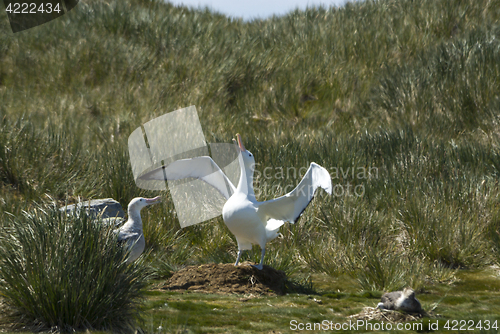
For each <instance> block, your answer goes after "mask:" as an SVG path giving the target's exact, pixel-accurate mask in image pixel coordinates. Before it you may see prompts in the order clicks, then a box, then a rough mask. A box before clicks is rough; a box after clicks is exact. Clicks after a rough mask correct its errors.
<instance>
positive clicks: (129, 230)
mask: <svg viewBox="0 0 500 334" xmlns="http://www.w3.org/2000/svg"><path fill="white" fill-rule="evenodd" d="M160 201H161V197H160V196H157V197H155V198H142V197H136V198H134V199H133V200H131V201H130V203H129V204H128V209H127V212H128V220H127V221H126V222H125V224H123V225H122V226H121V227H120V228H119V229H117V230H116V231H115V232H116V233H117V234H118V241H119V242H124V243H125V244H126V246H127V247H128V248H129V249H130V254H129V257H128V259H127V263H130V262H134V261H135V260H137V258H138V257H139V256H140V255H141V254H142V252H143V251H144V247H145V246H146V239H144V234H142V219H141V209H142V208H144V207H146V206H148V205H152V204H157V203H160Z"/></svg>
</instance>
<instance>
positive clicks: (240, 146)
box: [236, 133, 246, 152]
mask: <svg viewBox="0 0 500 334" xmlns="http://www.w3.org/2000/svg"><path fill="white" fill-rule="evenodd" d="M236 138H238V147H239V148H240V150H241V152H245V151H246V149H245V146H243V143H242V142H241V136H240V134H239V133H237V134H236Z"/></svg>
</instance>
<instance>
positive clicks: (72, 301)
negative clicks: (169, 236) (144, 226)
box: [0, 206, 147, 333]
mask: <svg viewBox="0 0 500 334" xmlns="http://www.w3.org/2000/svg"><path fill="white" fill-rule="evenodd" d="M1 234H2V238H1V239H2V243H1V247H0V263H1V264H0V277H1V278H2V279H1V280H0V297H1V299H2V302H3V304H4V306H5V307H6V308H5V312H6V317H3V318H2V321H3V322H7V323H8V324H10V325H12V326H13V327H15V328H24V329H27V330H36V331H39V330H44V331H46V330H51V331H61V332H72V331H75V330H86V329H90V330H109V331H113V332H120V333H127V332H133V331H134V329H135V328H136V325H137V321H138V320H139V315H140V314H139V310H140V306H141V300H142V293H141V290H142V289H143V288H144V287H145V282H146V278H147V274H145V270H144V266H143V264H142V263H141V262H136V263H134V264H131V265H129V264H127V263H126V261H125V260H126V255H127V254H126V252H125V251H124V249H123V248H122V247H121V246H120V245H119V244H118V242H117V240H116V236H115V234H114V233H113V232H112V230H111V229H109V228H107V227H104V226H103V224H102V223H101V222H100V221H96V220H91V219H89V218H88V217H87V216H86V215H85V214H84V213H83V212H82V214H81V215H79V217H76V216H68V217H67V216H66V215H65V214H62V213H61V212H60V211H59V210H57V209H55V208H53V207H49V206H37V208H36V209H35V210H32V211H30V212H24V214H23V216H22V217H19V218H15V219H12V220H11V223H10V224H9V225H7V226H4V227H3V230H2V231H1Z"/></svg>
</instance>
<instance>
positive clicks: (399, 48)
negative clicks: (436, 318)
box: [0, 0, 500, 332]
mask: <svg viewBox="0 0 500 334" xmlns="http://www.w3.org/2000/svg"><path fill="white" fill-rule="evenodd" d="M499 19H500V1H499V0H474V1H473V0H470V1H458V0H456V1H450V0H422V1H410V0H398V1H395V0H392V1H391V0H385V1H384V0H383V1H365V2H363V3H357V4H348V5H347V6H346V7H343V8H341V9H333V8H332V9H321V8H320V9H310V10H307V11H305V12H301V11H296V12H292V13H290V14H289V15H287V16H284V17H277V18H272V19H269V20H265V21H253V22H242V21H238V20H231V19H228V18H226V17H225V16H222V15H218V14H214V13H211V12H209V11H194V10H187V9H183V8H176V7H173V6H171V5H169V4H163V3H162V2H148V1H138V0H135V1H134V0H128V1H127V0H124V1H111V2H103V1H87V2H84V3H80V4H79V5H78V7H77V8H75V9H74V10H73V11H71V12H70V13H69V14H67V15H65V16H64V17H62V18H60V19H57V20H55V21H53V22H50V23H47V24H45V25H43V26H40V27H37V28H34V29H31V30H27V31H23V32H20V33H18V34H15V35H12V33H11V32H10V28H9V27H8V22H7V19H6V15H0V101H1V103H0V128H1V130H0V196H1V199H0V211H1V214H0V219H1V220H0V227H1V228H2V232H1V233H2V239H0V241H1V242H2V244H1V245H0V248H1V249H2V252H5V251H8V246H6V245H8V243H7V241H6V240H8V239H9V235H10V233H11V232H10V231H11V230H10V229H11V228H13V226H20V225H19V224H16V223H15V222H16V221H17V219H22V218H21V217H22V212H23V211H26V212H28V213H29V214H32V212H33V210H35V209H36V205H34V204H33V203H34V202H38V203H41V202H44V201H50V199H49V198H53V199H54V200H56V201H57V202H58V203H59V204H60V205H62V204H64V203H65V202H72V201H74V200H75V198H76V197H78V196H80V197H83V198H97V197H113V198H115V199H117V200H119V201H120V202H121V203H122V205H123V206H126V205H127V203H128V201H129V200H130V199H131V198H133V197H135V196H139V195H148V196H149V195H153V194H151V193H147V192H144V191H142V190H140V189H138V188H137V187H136V186H135V184H134V181H133V177H132V171H131V168H130V164H129V157H128V153H127V139H128V136H129V135H130V133H131V132H132V131H133V130H134V129H136V128H137V127H139V126H140V125H141V124H143V123H144V122H146V121H149V120H151V119H152V118H154V117H156V116H160V115H162V114H164V113H166V112H169V111H173V110H175V109H178V108H181V107H185V106H189V105H196V106H197V108H198V112H199V116H200V121H201V123H202V127H203V130H204V134H205V137H206V138H207V141H208V142H230V141H231V138H232V137H233V136H234V134H235V133H236V132H240V133H241V134H242V136H243V140H244V143H245V146H246V147H247V148H248V149H249V150H250V151H252V152H253V153H254V155H255V157H256V161H257V162H258V166H257V167H258V173H257V174H258V175H259V176H258V177H257V179H256V183H255V186H256V189H258V190H257V192H258V193H259V194H260V197H259V200H265V199H269V198H273V197H276V196H278V195H281V194H283V193H284V191H285V190H284V189H285V188H286V187H287V186H290V185H295V184H297V183H298V181H299V180H300V177H299V176H296V175H293V174H289V173H287V172H288V170H289V168H292V167H295V168H297V169H298V168H300V167H307V166H308V164H309V163H310V162H311V161H315V162H317V163H319V164H320V165H322V166H324V167H326V168H328V169H329V171H330V172H331V174H332V181H333V183H334V196H332V197H327V196H325V194H324V192H322V193H320V195H319V196H317V197H316V199H315V201H314V204H312V205H311V206H310V207H309V208H308V210H306V212H305V214H304V216H303V217H302V218H301V220H300V221H299V222H298V223H297V224H296V225H294V226H289V225H288V224H287V225H286V226H285V227H284V228H283V231H282V232H283V235H284V238H283V239H279V240H275V241H274V242H272V243H270V245H269V250H268V253H267V254H268V255H267V257H266V263H268V264H270V265H272V266H274V267H275V268H280V269H283V270H285V271H287V272H288V273H289V274H294V275H296V277H297V279H302V278H301V277H302V276H303V275H304V274H305V273H308V272H313V273H314V275H313V276H312V278H313V283H315V280H316V284H319V281H320V280H321V279H326V278H325V277H327V278H328V279H329V280H332V281H333V282H336V281H339V280H344V281H346V282H348V283H345V284H342V288H339V289H340V291H341V292H340V293H341V294H342V296H348V297H345V298H342V299H340V300H342V302H339V301H337V299H335V298H333V299H332V300H329V301H328V305H331V307H332V308H333V309H334V310H336V311H335V312H336V314H338V315H336V317H338V319H341V318H342V317H344V318H345V316H346V315H349V314H352V313H356V312H357V311H359V310H360V308H361V305H368V306H373V305H375V304H376V303H375V301H376V300H375V299H373V300H372V299H369V298H368V299H367V298H366V297H363V296H364V295H363V294H362V293H361V294H359V291H377V292H376V293H377V296H378V295H379V293H380V292H381V291H385V290H392V289H396V288H401V287H404V286H411V287H413V288H415V289H416V290H417V291H420V292H429V294H423V295H421V296H422V300H423V301H424V308H426V309H432V308H434V306H436V309H435V312H437V313H439V314H443V315H444V316H445V317H447V319H471V318H474V319H476V318H477V319H486V318H488V319H499V317H500V311H499V310H498V308H496V307H494V306H492V305H495V304H496V305H498V304H499V302H498V300H499V295H498V291H499V285H498V280H499V276H498V272H495V271H494V270H493V269H491V267H492V266H494V265H498V264H499V259H500V205H499V201H500V199H499V196H500V190H499V187H498V178H499V176H500V150H499V144H500V136H499V134H500V133H499V131H498V123H499V112H500V80H499V78H500V20H499ZM266 167H271V170H272V172H271V173H269V171H268V172H267V173H264V172H265V168H266ZM267 176H270V177H267ZM288 189H289V188H288ZM355 191H357V192H355ZM143 219H144V222H145V234H146V240H147V243H148V249H149V256H145V259H144V266H146V267H148V268H149V269H150V270H152V273H153V274H154V275H156V277H157V278H160V277H165V276H168V275H169V273H171V272H172V271H173V270H176V269H177V268H179V267H180V266H182V265H185V264H192V263H194V264H195V263H206V262H232V261H234V258H235V252H236V243H235V241H234V239H233V237H232V236H231V235H230V234H229V233H228V231H227V229H226V228H225V226H224V224H223V223H222V220H221V218H219V219H216V220H213V221H211V222H208V223H205V224H201V225H198V226H193V227H189V228H186V229H184V230H179V226H178V223H177V222H176V216H175V211H174V207H173V204H172V203H171V202H170V201H169V199H168V194H165V202H164V205H163V206H159V207H153V208H150V209H148V210H147V211H146V212H144V213H143ZM40 221H42V222H45V223H47V224H49V223H48V221H47V219H42V220H40ZM13 224H14V225H13ZM9 247H10V246H9ZM19 256H20V255H19ZM258 256H259V250H258V249H255V251H254V252H253V253H252V252H250V254H249V255H246V259H248V257H250V258H252V259H255V260H256V259H258ZM111 277H112V276H110V277H108V279H110V278H111ZM485 277H487V279H486V278H485ZM320 278H321V279H320ZM0 284H3V285H4V287H3V289H5V284H7V285H8V284H10V283H8V281H7V280H6V279H5V278H1V279H0ZM68 284H69V283H68ZM334 285H335V284H333V285H332V284H325V285H324V290H325V292H324V293H325V294H328V293H331V294H334V295H335V294H337V293H338V292H337V289H336V288H333V287H332V286H334ZM321 286H323V285H321ZM321 291H323V290H321ZM322 293H323V292H322ZM2 296H3V297H2V298H6V299H7V298H12V297H9V296H6V295H4V294H2ZM353 296H356V297H353ZM165 298H167V299H168V298H172V299H173V300H174V301H175V303H173V304H172V305H174V306H172V307H173V308H174V309H180V308H186V309H190V308H192V309H193V310H194V311H193V312H194V313H196V312H197V314H200V316H203V317H205V319H206V321H209V318H211V317H213V316H214V315H213V314H212V313H210V312H208V311H207V312H205V311H203V310H205V309H207V307H208V306H207V305H210V306H212V305H211V303H212V301H211V299H210V298H212V297H205V296H200V295H195V294H192V295H191V294H190V295H187V296H179V295H176V294H168V295H166V297H160V296H158V295H156V293H155V294H152V295H149V296H148V300H149V301H148V303H147V304H146V305H147V309H146V310H145V311H144V312H142V314H143V318H144V320H145V321H146V323H145V325H144V328H146V329H147V330H150V331H156V330H157V326H159V325H161V323H163V325H162V326H163V327H165V328H167V327H166V326H165V323H166V322H171V323H174V324H176V326H178V327H169V328H171V329H169V330H170V331H176V330H179V331H180V330H182V329H183V328H185V329H188V330H193V331H195V332H203V331H205V329H201V328H194V327H193V328H191V326H192V324H191V322H189V321H188V320H186V319H185V318H184V315H182V316H181V315H178V316H176V315H174V314H170V313H168V312H167V313H161V312H159V311H157V310H156V306H155V304H154V300H155V299H158V300H160V301H162V302H163V300H164V299H165ZM213 298H216V297H213ZM217 298H220V300H219V299H217ZM217 298H216V300H217V301H215V302H213V303H215V304H217V305H218V304H221V309H223V308H224V307H232V306H227V305H228V304H226V302H225V300H229V301H231V300H233V301H234V300H235V298H236V297H227V298H226V297H217ZM276 298H277V299H276V300H278V303H279V302H280V300H283V302H289V300H291V299H287V298H295V297H286V296H285V297H276ZM297 298H298V299H300V300H303V301H304V302H306V301H305V300H307V297H306V296H303V295H302V296H299V297H297ZM353 298H361V299H356V300H355V299H353ZM363 298H365V299H363ZM273 300H274V299H273ZM266 302H267V300H266V299H262V300H257V301H255V303H258V304H259V303H261V304H262V305H266ZM167 303H169V301H167ZM227 303H229V302H227ZM252 303H253V302H252ZM307 303H311V304H312V302H307ZM270 304H271V305H273V302H270ZM175 305H177V306H175ZM224 305H226V306H224ZM229 305H232V304H230V303H229ZM242 305H243V306H244V305H246V304H242ZM250 305H251V304H250ZM340 305H344V306H340ZM243 306H241V309H240V311H242V312H248V314H247V315H246V317H249V319H250V318H251V315H252V314H253V313H252V312H254V311H253V308H252V307H248V308H247V307H243ZM263 307H264V306H263ZM213 308H219V307H218V306H213V307H212V309H213ZM317 308H318V309H321V311H322V312H319V313H318V314H322V315H325V317H327V315H326V313H324V312H323V311H325V309H326V307H325V306H322V305H319V306H317ZM336 308H338V309H336ZM257 310H260V311H259V314H260V313H262V312H264V311H265V312H264V313H265V314H266V316H267V317H268V318H267V320H265V321H268V322H271V323H273V321H274V320H275V319H277V318H278V315H276V316H273V312H275V311H273V310H274V308H272V307H270V308H269V309H267V308H265V307H264V308H260V309H257ZM313 311H314V310H312V311H308V312H307V313H302V315H303V317H305V318H309V317H313V316H315V317H318V315H317V314H316V312H315V311H314V312H313ZM276 312H277V311H276ZM325 312H326V311H325ZM188 313H189V312H188ZM183 314H184V313H183ZM283 314H284V315H283ZM283 314H282V315H281V317H282V318H281V319H282V320H280V322H279V323H275V324H276V327H279V328H275V329H276V330H283V331H286V330H287V328H288V327H286V326H285V324H286V323H287V320H286V319H289V318H290V317H291V315H288V314H286V312H285V313H283ZM176 317H177V318H176ZM262 317H264V316H263V315H260V316H259V318H258V319H260V320H262V321H264V318H262ZM322 317H323V316H322ZM22 319H24V318H22ZM158 319H159V320H158ZM172 319H178V320H172ZM221 319H222V318H221ZM242 319H245V317H244V316H243V315H239V316H237V317H236V316H235V317H234V318H231V319H228V320H227V321H228V322H227V323H226V322H224V321H226V320H221V322H219V324H220V326H222V329H221V331H224V330H231V331H232V329H234V328H236V327H234V328H233V327H230V326H233V325H234V326H243V325H242V324H243V322H245V323H249V322H250V321H251V320H248V322H246V321H245V320H242ZM311 319H312V318H311ZM148 321H150V322H151V323H152V324H153V325H151V326H150V327H148V325H147V323H148ZM176 321H177V322H176ZM231 321H232V322H233V323H234V324H229V322H231ZM276 321H277V320H276ZM225 326H228V327H225ZM93 328H95V327H93ZM99 328H102V329H106V326H103V327H99ZM172 328H176V329H172ZM224 328H226V329H224ZM252 328H253V327H252ZM261 329H262V328H258V327H255V328H254V330H255V331H259V330H261ZM262 330H270V327H266V328H264V329H262Z"/></svg>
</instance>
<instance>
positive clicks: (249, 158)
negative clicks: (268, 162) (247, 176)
mask: <svg viewBox="0 0 500 334" xmlns="http://www.w3.org/2000/svg"><path fill="white" fill-rule="evenodd" d="M236 138H237V140H238V141H236V140H234V139H233V140H234V141H235V144H237V147H238V153H241V157H242V158H243V163H244V164H245V166H246V167H249V168H251V169H253V168H254V167H255V158H254V157H253V154H252V152H250V151H248V150H247V149H246V148H245V146H244V145H243V142H242V141H241V136H240V134H239V133H237V134H236Z"/></svg>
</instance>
